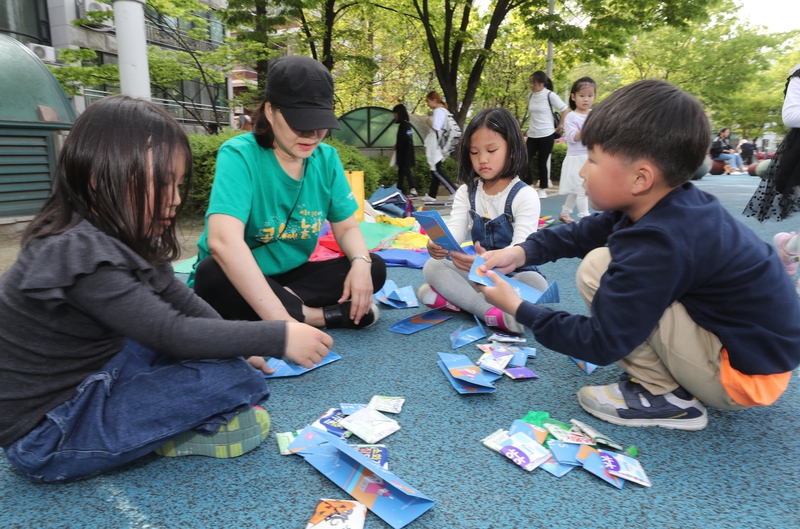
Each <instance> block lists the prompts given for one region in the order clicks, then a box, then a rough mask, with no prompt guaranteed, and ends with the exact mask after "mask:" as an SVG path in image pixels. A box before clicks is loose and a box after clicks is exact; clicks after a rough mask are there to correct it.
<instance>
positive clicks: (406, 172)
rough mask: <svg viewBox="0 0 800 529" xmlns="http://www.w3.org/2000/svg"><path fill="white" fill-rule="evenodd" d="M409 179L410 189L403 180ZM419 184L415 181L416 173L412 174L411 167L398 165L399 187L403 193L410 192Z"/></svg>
mask: <svg viewBox="0 0 800 529" xmlns="http://www.w3.org/2000/svg"><path fill="white" fill-rule="evenodd" d="M404 180H408V189H406V188H405V186H404V185H403V181H404ZM416 188H417V184H416V183H414V175H412V174H411V167H409V166H407V165H405V166H403V165H398V167H397V189H399V190H400V191H402V192H403V193H406V194H407V193H408V191H411V190H412V189H416Z"/></svg>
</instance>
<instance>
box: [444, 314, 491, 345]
mask: <svg viewBox="0 0 800 529" xmlns="http://www.w3.org/2000/svg"><path fill="white" fill-rule="evenodd" d="M475 323H477V325H476V326H475V327H470V328H469V329H467V330H465V331H464V330H462V329H463V328H464V326H463V325H462V326H461V327H459V328H458V330H456V331H455V332H453V334H451V335H450V344H451V345H452V346H453V349H458V348H459V347H463V346H465V345H467V344H470V343H472V342H474V341H475V340H480V339H481V338H486V331H485V330H483V325H481V320H479V319H478V317H477V316H475Z"/></svg>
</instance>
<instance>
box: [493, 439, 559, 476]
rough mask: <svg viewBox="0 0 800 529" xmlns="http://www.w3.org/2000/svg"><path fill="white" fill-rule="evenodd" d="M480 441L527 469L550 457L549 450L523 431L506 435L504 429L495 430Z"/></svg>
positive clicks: (529, 469) (531, 468)
mask: <svg viewBox="0 0 800 529" xmlns="http://www.w3.org/2000/svg"><path fill="white" fill-rule="evenodd" d="M481 442H482V443H483V444H484V445H485V446H486V447H487V448H490V449H492V450H494V451H495V452H500V453H501V454H503V455H504V456H506V457H507V458H509V459H510V460H511V461H513V462H514V463H515V464H516V465H518V466H520V467H522V468H524V469H525V470H527V471H531V470H533V469H534V468H536V467H538V466H539V465H541V464H542V463H544V462H545V461H547V460H548V459H550V451H549V450H548V449H547V448H545V447H543V446H542V445H540V444H539V443H537V442H536V441H534V440H533V439H531V438H530V437H528V436H527V435H525V434H524V433H515V434H514V435H508V432H507V431H505V430H497V431H496V432H494V433H493V434H492V435H490V436H489V437H487V438H486V439H484V440H483V441H481Z"/></svg>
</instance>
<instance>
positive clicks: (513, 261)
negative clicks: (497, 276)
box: [481, 246, 525, 274]
mask: <svg viewBox="0 0 800 529" xmlns="http://www.w3.org/2000/svg"><path fill="white" fill-rule="evenodd" d="M481 257H483V258H484V259H486V262H485V263H484V264H482V265H481V271H482V272H484V273H486V272H488V271H489V270H491V269H493V268H497V269H498V270H500V272H502V273H504V274H506V273H508V272H513V271H514V270H516V269H517V268H519V267H521V266H525V250H523V249H522V247H521V246H512V247H511V248H503V249H502V250H492V251H490V252H486V253H484V254H483V255H482V256H481Z"/></svg>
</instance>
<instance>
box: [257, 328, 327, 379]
mask: <svg viewBox="0 0 800 529" xmlns="http://www.w3.org/2000/svg"><path fill="white" fill-rule="evenodd" d="M332 345H333V338H331V337H330V336H329V335H327V334H325V333H324V332H322V331H321V330H319V329H317V328H316V327H312V326H311V325H306V324H305V323H299V322H295V321H290V322H286V353H285V355H284V356H285V357H286V358H288V359H289V360H291V361H292V362H294V363H296V364H300V365H301V366H303V367H306V368H308V369H311V368H312V367H314V364H318V363H320V362H321V361H322V359H323V358H325V357H326V356H327V355H328V352H329V351H330V349H331V346H332ZM262 360H263V359H262ZM248 361H249V360H248Z"/></svg>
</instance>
